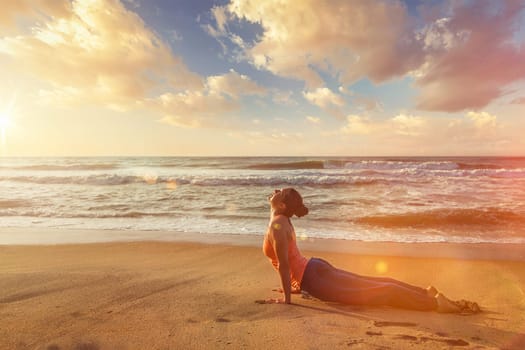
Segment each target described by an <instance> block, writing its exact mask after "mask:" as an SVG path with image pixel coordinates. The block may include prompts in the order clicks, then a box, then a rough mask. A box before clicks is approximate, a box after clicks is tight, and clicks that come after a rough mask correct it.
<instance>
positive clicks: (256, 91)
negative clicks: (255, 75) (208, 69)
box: [206, 69, 266, 99]
mask: <svg viewBox="0 0 525 350" xmlns="http://www.w3.org/2000/svg"><path fill="white" fill-rule="evenodd" d="M206 86H207V87H208V90H209V93H210V94H226V95H228V96H230V97H232V98H234V99H236V98H238V97H239V96H240V95H265V94H266V89H265V88H263V87H261V86H259V85H258V84H257V83H255V82H254V81H252V80H251V79H250V78H249V77H247V76H246V75H242V74H239V73H237V72H236V71H235V70H233V69H231V70H230V72H229V73H227V74H224V75H217V76H211V77H208V78H207V81H206Z"/></svg>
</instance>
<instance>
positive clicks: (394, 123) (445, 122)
mask: <svg viewBox="0 0 525 350" xmlns="http://www.w3.org/2000/svg"><path fill="white" fill-rule="evenodd" d="M511 128H512V126H510V125H504V124H502V123H500V122H499V121H498V118H497V117H496V116H495V115H492V114H490V113H488V112H484V111H483V112H473V111H470V112H468V113H465V114H464V115H463V116H461V117H428V116H427V117H425V116H414V115H408V114H398V115H396V116H394V117H391V118H386V119H371V118H368V117H363V116H360V115H349V116H347V118H346V123H345V125H343V127H341V128H340V129H339V134H340V135H351V136H358V135H359V136H360V137H361V138H360V140H361V142H363V143H364V144H368V145H373V147H374V148H376V149H382V150H383V151H382V152H383V153H384V152H385V151H386V153H388V152H389V149H388V148H384V147H381V145H391V147H392V149H398V150H401V151H403V152H406V153H407V154H417V153H418V152H420V151H423V150H427V151H428V150H431V152H432V153H433V154H437V153H439V152H443V153H442V154H458V151H460V152H470V153H473V154H479V153H480V152H482V153H483V152H484V153H487V154H491V153H493V152H494V151H500V152H501V151H502V150H503V151H504V150H505V147H507V145H508V142H509V141H508V139H507V137H508V135H511V134H512V132H511Z"/></svg>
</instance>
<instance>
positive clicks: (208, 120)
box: [0, 0, 266, 127]
mask: <svg viewBox="0 0 525 350" xmlns="http://www.w3.org/2000/svg"><path fill="white" fill-rule="evenodd" d="M133 3H135V2H130V4H132V5H133ZM15 4H16V5H15ZM66 5H67V6H66ZM4 8H5V11H3V12H2V15H1V16H2V17H0V19H3V20H4V22H5V21H6V20H5V19H6V18H11V17H16V16H21V15H24V16H25V17H27V18H31V19H32V21H29V22H28V23H29V30H27V31H26V32H24V31H21V30H19V32H18V34H17V35H10V34H6V33H7V32H2V36H1V37H0V58H2V56H3V58H4V59H5V58H6V57H8V58H11V60H10V61H9V65H10V67H9V68H10V70H12V71H18V73H19V74H25V75H29V76H31V77H35V78H37V79H38V80H39V81H40V82H42V83H43V85H41V87H40V88H39V90H38V92H37V93H38V97H39V99H40V102H41V103H45V104H49V105H52V106H57V105H61V106H70V105H77V104H95V105H101V106H106V107H108V108H111V109H114V110H119V111H125V110H128V109H130V108H142V109H145V110H152V111H155V112H157V113H161V114H162V115H163V117H162V118H161V119H160V120H161V121H162V122H165V123H168V124H171V125H177V126H185V127H201V126H213V125H218V124H220V123H219V122H220V121H219V120H217V119H219V118H218V117H220V116H221V113H227V112H232V111H234V110H236V109H238V108H239V107H240V102H239V101H238V100H239V97H240V96H244V95H264V94H266V89H264V88H263V87H261V86H259V85H258V84H256V83H255V82H254V81H252V80H251V79H250V78H249V77H247V76H245V75H243V74H239V73H237V72H236V71H235V70H230V71H229V72H228V73H226V74H222V75H214V76H210V77H207V78H205V77H202V76H200V75H198V74H196V73H194V72H192V71H190V70H189V69H188V67H187V66H186V65H185V63H184V62H183V60H182V58H181V57H178V56H176V55H174V54H173V53H172V52H171V49H170V48H169V46H168V45H167V44H166V43H165V42H163V41H162V40H161V39H160V38H159V37H158V36H157V35H156V33H155V32H153V31H151V30H150V29H149V28H148V27H147V26H146V24H145V23H144V22H143V21H142V19H141V18H140V17H139V16H138V15H137V14H135V13H134V12H131V11H129V10H127V9H126V8H125V7H124V6H123V5H122V3H121V2H120V1H118V0H107V1H106V0H90V1H83V0H76V1H72V2H70V1H64V2H61V1H58V0H57V1H54V0H53V1H52V0H40V1H38V0H35V1H32V2H29V1H21V2H16V1H13V2H8V5H6V6H4ZM220 13H221V12H220V9H219V10H217V11H216V16H217V17H220ZM2 23H3V22H2ZM220 23H223V24H221V26H222V25H226V24H225V20H224V21H223V22H220ZM174 33H175V32H174ZM172 37H173V35H172Z"/></svg>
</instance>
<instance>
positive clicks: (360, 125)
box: [341, 115, 377, 134]
mask: <svg viewBox="0 0 525 350" xmlns="http://www.w3.org/2000/svg"><path fill="white" fill-rule="evenodd" d="M376 128H377V126H376V125H375V124H374V123H372V122H370V120H369V119H367V118H365V117H361V116H359V115H349V116H347V117H346V125H345V126H343V127H342V128H341V131H342V132H343V133H345V134H370V133H372V132H373V131H374V130H376Z"/></svg>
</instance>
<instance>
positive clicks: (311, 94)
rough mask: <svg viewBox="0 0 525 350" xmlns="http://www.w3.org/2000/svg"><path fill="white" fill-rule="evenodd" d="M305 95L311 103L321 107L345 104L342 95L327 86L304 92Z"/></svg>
mask: <svg viewBox="0 0 525 350" xmlns="http://www.w3.org/2000/svg"><path fill="white" fill-rule="evenodd" d="M303 96H304V98H305V99H306V100H308V101H309V102H310V103H312V104H314V105H316V106H319V107H321V108H327V107H330V106H331V105H333V106H338V107H341V106H343V105H344V104H345V101H344V99H343V98H342V97H341V95H338V94H336V93H334V92H332V90H330V89H328V88H326V87H323V88H317V89H315V90H314V91H308V92H303Z"/></svg>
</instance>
